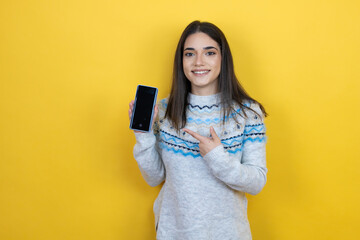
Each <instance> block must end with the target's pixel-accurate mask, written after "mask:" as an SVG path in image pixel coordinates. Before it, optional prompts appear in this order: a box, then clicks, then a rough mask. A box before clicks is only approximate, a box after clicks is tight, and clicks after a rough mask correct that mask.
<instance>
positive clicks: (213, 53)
mask: <svg viewBox="0 0 360 240" xmlns="http://www.w3.org/2000/svg"><path fill="white" fill-rule="evenodd" d="M215 54H216V53H215V52H207V53H206V55H215Z"/></svg>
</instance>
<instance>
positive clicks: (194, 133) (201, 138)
mask: <svg viewBox="0 0 360 240" xmlns="http://www.w3.org/2000/svg"><path fill="white" fill-rule="evenodd" d="M183 130H184V132H187V133H188V134H190V135H191V136H193V137H194V138H196V139H197V140H199V141H200V142H201V141H204V140H205V139H206V137H204V136H201V135H200V134H198V133H196V132H193V131H191V130H190V129H187V128H184V129H183Z"/></svg>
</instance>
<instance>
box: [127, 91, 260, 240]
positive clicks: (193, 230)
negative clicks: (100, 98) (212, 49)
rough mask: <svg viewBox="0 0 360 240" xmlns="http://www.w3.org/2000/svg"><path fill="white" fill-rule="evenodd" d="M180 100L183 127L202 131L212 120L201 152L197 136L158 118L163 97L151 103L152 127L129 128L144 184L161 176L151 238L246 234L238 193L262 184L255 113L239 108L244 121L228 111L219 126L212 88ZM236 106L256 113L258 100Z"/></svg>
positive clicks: (214, 238) (212, 239)
mask: <svg viewBox="0 0 360 240" xmlns="http://www.w3.org/2000/svg"><path fill="white" fill-rule="evenodd" d="M188 99H189V105H188V106H187V124H186V126H185V127H186V128H188V129H190V130H192V131H194V132H197V133H199V134H201V135H203V136H210V126H213V127H214V129H215V131H216V133H217V135H218V136H219V137H220V139H221V143H222V145H220V146H218V147H216V148H214V149H213V150H212V151H210V152H209V153H207V154H206V155H205V156H204V157H202V156H201V155H200V151H199V146H198V140H196V139H194V138H193V137H192V136H190V135H189V134H187V133H185V132H184V131H182V130H181V131H180V133H177V131H176V130H175V129H174V128H173V127H172V125H171V124H170V122H169V121H168V120H167V119H164V115H165V111H166V107H167V99H163V100H161V101H160V103H159V114H158V117H157V119H156V121H155V124H154V127H153V131H152V132H150V133H135V136H136V144H135V147H134V157H135V159H136V161H137V163H138V165H139V168H140V171H141V173H142V175H143V177H144V179H145V180H146V182H147V183H148V184H149V185H151V186H157V185H159V184H160V183H162V182H163V181H165V183H164V185H163V186H162V188H161V191H160V193H159V195H158V197H157V199H156V201H155V203H154V214H155V225H156V229H157V239H159V240H178V239H179V240H218V239H221V240H228V239H229V240H230V239H234V240H235V239H236V240H238V239H241V240H248V239H251V232H250V226H249V222H248V218H247V199H246V196H245V193H249V194H257V193H259V192H260V191H261V189H262V188H263V187H264V185H265V182H266V173H267V168H266V158H265V144H266V136H265V125H264V122H263V117H258V116H257V115H256V114H254V113H253V112H252V111H250V110H245V111H246V114H247V116H248V117H247V118H246V119H245V118H244V117H241V116H239V115H238V114H237V113H233V114H231V115H230V116H228V117H226V119H225V124H223V116H222V112H221V103H220V95H219V94H215V95H211V96H197V95H193V94H189V96H188ZM244 104H246V105H247V106H248V107H250V108H252V109H253V110H255V111H256V112H258V113H259V114H260V115H261V116H262V113H261V110H260V108H259V106H258V104H255V103H250V102H247V103H244ZM234 108H235V110H236V111H237V112H238V113H239V112H240V111H241V110H240V108H239V106H235V105H234ZM235 116H237V121H235V119H234V118H235Z"/></svg>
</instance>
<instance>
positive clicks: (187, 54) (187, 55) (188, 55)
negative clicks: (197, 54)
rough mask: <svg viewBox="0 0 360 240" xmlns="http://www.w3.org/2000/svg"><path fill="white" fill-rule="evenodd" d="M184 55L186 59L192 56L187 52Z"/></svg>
mask: <svg viewBox="0 0 360 240" xmlns="http://www.w3.org/2000/svg"><path fill="white" fill-rule="evenodd" d="M184 55H185V56H186V57H191V56H193V55H194V54H193V53H189V52H188V53H185V54H184Z"/></svg>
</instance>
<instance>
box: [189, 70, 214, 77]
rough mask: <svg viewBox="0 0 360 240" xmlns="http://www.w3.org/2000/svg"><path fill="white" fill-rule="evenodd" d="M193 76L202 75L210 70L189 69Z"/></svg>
mask: <svg viewBox="0 0 360 240" xmlns="http://www.w3.org/2000/svg"><path fill="white" fill-rule="evenodd" d="M191 72H192V73H193V74H194V75H195V76H203V75H206V74H208V73H209V72H210V70H202V69H201V70H194V71H191Z"/></svg>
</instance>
